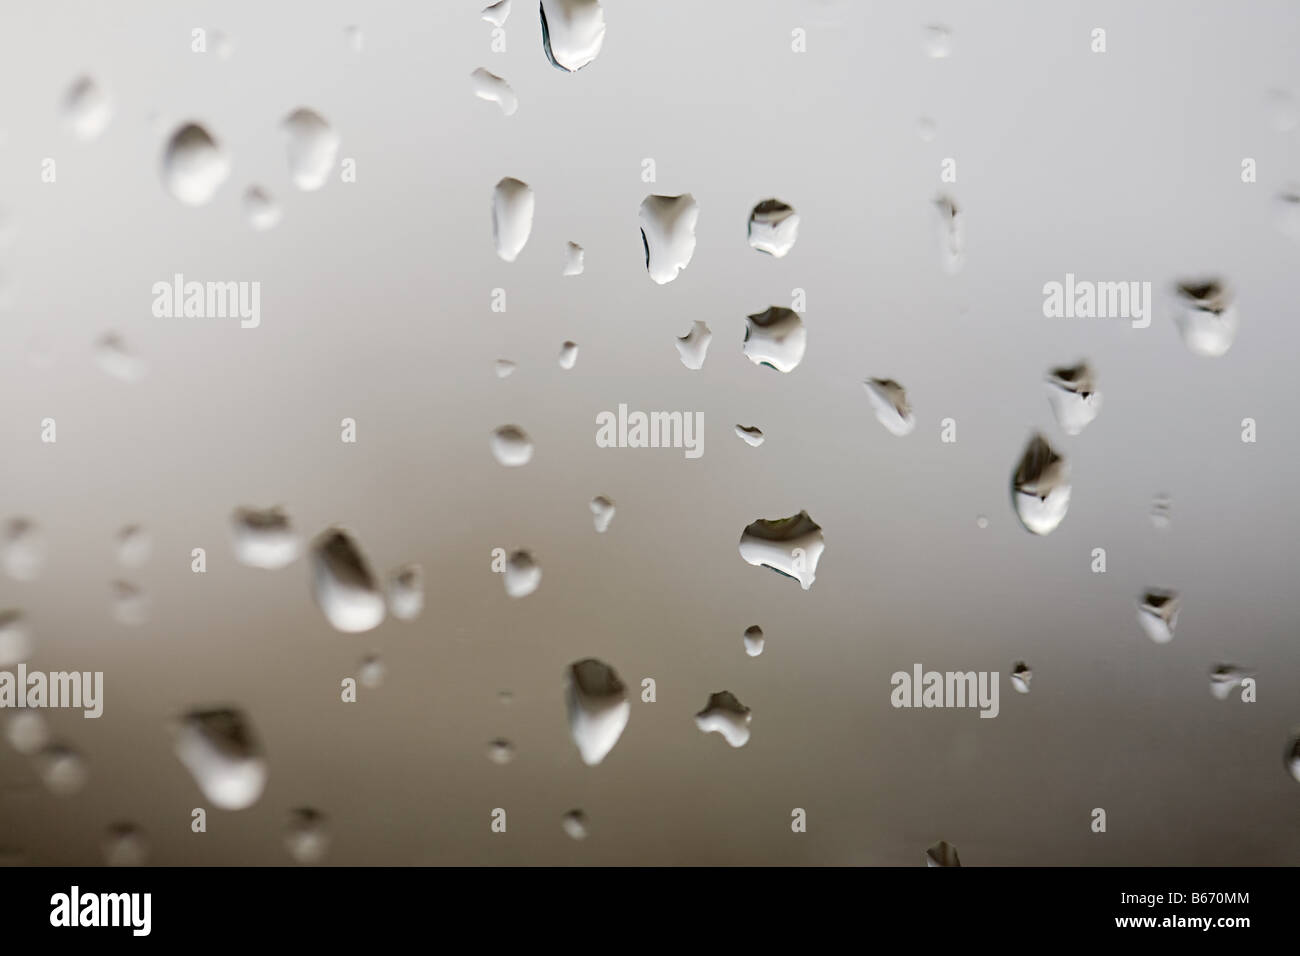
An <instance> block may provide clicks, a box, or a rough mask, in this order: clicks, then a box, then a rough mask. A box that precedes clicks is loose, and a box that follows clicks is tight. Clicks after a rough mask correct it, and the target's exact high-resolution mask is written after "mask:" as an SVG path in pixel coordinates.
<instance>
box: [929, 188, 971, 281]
mask: <svg viewBox="0 0 1300 956" xmlns="http://www.w3.org/2000/svg"><path fill="white" fill-rule="evenodd" d="M934 206H935V209H937V210H938V212H939V262H940V264H941V265H942V266H943V271H944V272H946V273H948V274H949V275H955V274H956V273H958V272H960V271H961V269H962V266H963V265H965V264H966V217H965V214H964V213H962V211H961V210H960V209H958V208H957V203H956V201H955V200H953V199H952V197H951V196H938V197H936V198H935V200H934Z"/></svg>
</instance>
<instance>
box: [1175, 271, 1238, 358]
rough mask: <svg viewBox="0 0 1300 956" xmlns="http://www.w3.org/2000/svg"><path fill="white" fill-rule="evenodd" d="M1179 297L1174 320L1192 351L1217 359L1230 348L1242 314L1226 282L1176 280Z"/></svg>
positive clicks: (1215, 280)
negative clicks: (1239, 312) (1177, 281)
mask: <svg viewBox="0 0 1300 956" xmlns="http://www.w3.org/2000/svg"><path fill="white" fill-rule="evenodd" d="M1178 300H1179V301H1178V306H1177V308H1178V311H1177V313H1176V314H1175V316H1174V321H1175V323H1176V324H1177V326H1178V332H1179V334H1180V335H1181V336H1182V337H1183V344H1184V345H1186V346H1187V348H1188V349H1189V350H1190V351H1191V352H1193V353H1195V354H1196V355H1203V356H1205V357H1207V358H1218V357H1219V356H1221V355H1223V354H1224V353H1225V352H1227V351H1228V349H1230V348H1232V343H1233V340H1234V339H1236V337H1237V327H1238V326H1239V325H1240V323H1241V317H1240V316H1239V315H1238V312H1237V306H1236V303H1235V302H1234V296H1233V294H1232V292H1231V290H1229V289H1228V287H1227V285H1226V284H1225V283H1223V282H1222V281H1220V280H1219V279H1192V280H1188V281H1186V282H1179V283H1178Z"/></svg>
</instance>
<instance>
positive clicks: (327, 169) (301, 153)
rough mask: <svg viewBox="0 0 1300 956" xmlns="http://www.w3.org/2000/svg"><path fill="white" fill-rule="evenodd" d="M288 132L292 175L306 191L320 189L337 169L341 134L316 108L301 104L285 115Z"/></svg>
mask: <svg viewBox="0 0 1300 956" xmlns="http://www.w3.org/2000/svg"><path fill="white" fill-rule="evenodd" d="M282 126H283V129H284V132H285V134H286V135H287V136H288V140H289V145H288V155H289V176H290V178H292V179H293V184H294V185H295V186H297V187H298V188H299V189H301V190H303V191H304V192H312V191H314V190H317V189H320V188H321V187H322V186H324V185H325V183H326V181H327V180H328V179H329V175H330V173H331V172H332V171H333V170H334V162H335V159H336V157H337V156H338V151H339V143H340V140H339V135H338V133H336V132H334V129H333V128H332V127H331V126H330V124H329V123H328V122H327V121H326V120H325V118H324V117H323V116H321V115H320V114H319V113H317V112H316V111H315V110H311V109H307V108H306V107H300V108H299V109H296V110H294V111H293V112H292V113H290V114H289V115H288V116H286V117H285V118H284V122H283V124H282Z"/></svg>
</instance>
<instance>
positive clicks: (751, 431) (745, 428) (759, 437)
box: [736, 425, 764, 448]
mask: <svg viewBox="0 0 1300 956" xmlns="http://www.w3.org/2000/svg"><path fill="white" fill-rule="evenodd" d="M736 434H737V435H738V436H740V438H741V440H742V441H744V443H745V444H746V445H748V446H749V447H751V448H757V447H758V446H759V445H761V444H763V438H764V436H763V430H762V429H761V428H759V427H758V426H757V425H737V426H736Z"/></svg>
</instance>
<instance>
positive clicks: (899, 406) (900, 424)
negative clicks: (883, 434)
mask: <svg viewBox="0 0 1300 956" xmlns="http://www.w3.org/2000/svg"><path fill="white" fill-rule="evenodd" d="M862 387H863V388H865V389H866V390H867V398H868V399H869V400H870V402H871V408H872V411H874V412H875V414H876V421H878V422H880V424H882V425H884V426H885V428H886V429H887V430H888V431H889V433H890V434H891V435H897V436H899V437H900V438H901V437H902V436H904V435H910V434H911V433H912V429H914V428H916V418H915V417H914V416H913V415H912V406H911V405H909V404H908V401H907V391H906V389H904V388H903V386H901V385H899V384H898V383H897V382H895V381H894V380H893V379H892V378H869V379H867V380H866V381H865V382H863V383H862Z"/></svg>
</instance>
